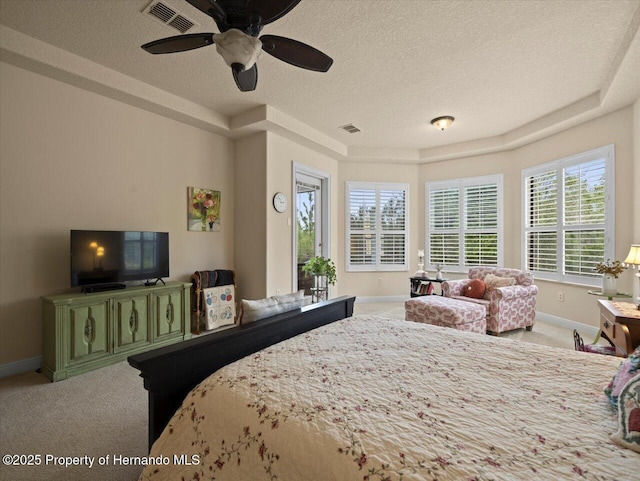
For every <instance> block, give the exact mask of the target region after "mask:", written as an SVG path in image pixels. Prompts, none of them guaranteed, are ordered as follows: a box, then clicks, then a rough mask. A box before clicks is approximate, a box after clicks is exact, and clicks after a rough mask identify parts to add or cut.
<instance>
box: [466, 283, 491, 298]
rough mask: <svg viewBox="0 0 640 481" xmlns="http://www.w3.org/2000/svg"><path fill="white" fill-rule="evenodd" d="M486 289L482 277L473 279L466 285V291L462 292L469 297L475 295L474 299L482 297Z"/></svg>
mask: <svg viewBox="0 0 640 481" xmlns="http://www.w3.org/2000/svg"><path fill="white" fill-rule="evenodd" d="M485 290H486V286H485V285H484V282H483V281H482V280H481V279H471V280H470V281H469V282H467V284H466V285H465V286H464V291H463V292H462V293H463V294H464V295H465V296H467V297H473V298H474V299H482V297H483V296H484V291H485Z"/></svg>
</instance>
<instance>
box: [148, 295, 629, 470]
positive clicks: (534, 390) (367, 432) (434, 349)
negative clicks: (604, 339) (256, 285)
mask: <svg viewBox="0 0 640 481" xmlns="http://www.w3.org/2000/svg"><path fill="white" fill-rule="evenodd" d="M344 302H347V301H346V300H345V301H344ZM330 304H331V303H329V305H330ZM338 304H339V303H338ZM329 305H327V304H325V305H324V307H325V308H328V307H329ZM351 308H352V304H351ZM320 309H322V307H321V308H320ZM338 310H339V311H341V310H342V308H340V309H338ZM348 310H349V309H348V307H347V309H346V313H347V314H349V315H350V313H348ZM319 312H321V311H320V310H318V311H317V312H316V314H317V313H319ZM349 315H345V316H343V317H345V318H341V319H337V320H333V321H331V322H325V323H324V324H323V325H321V326H319V327H317V328H315V329H313V330H305V332H302V333H299V334H298V335H294V336H288V335H287V336H285V337H286V339H284V340H282V342H278V343H275V344H272V345H269V346H267V347H264V348H262V349H260V350H256V351H254V352H253V353H251V354H249V355H248V356H246V357H244V358H243V359H240V360H238V361H234V362H232V363H231V364H228V365H226V366H225V367H223V368H221V369H217V368H215V372H214V373H213V374H212V375H210V376H208V377H206V378H204V379H203V380H202V382H200V383H199V384H198V385H197V386H196V387H195V388H194V389H193V390H191V391H190V392H189V393H188V394H187V396H186V398H185V399H184V402H183V403H182V404H181V405H180V407H178V409H177V411H176V412H175V414H174V415H173V417H171V419H170V420H169V421H168V423H167V426H166V427H165V429H164V430H163V431H162V434H161V435H160V436H159V437H158V439H157V440H155V443H154V444H153V447H152V449H151V453H150V457H151V458H153V459H160V460H162V459H163V457H166V458H167V459H170V461H171V462H168V463H166V464H164V463H160V464H163V465H151V466H147V467H146V468H145V469H144V470H143V472H142V474H141V478H140V479H142V480H147V479H148V480H175V479H186V480H191V479H197V480H201V479H216V480H234V481H240V480H260V479H266V480H273V479H279V480H301V481H302V480H341V481H347V480H365V481H366V480H370V481H372V480H400V479H402V480H406V481H409V480H427V479H428V480H431V479H437V480H440V481H445V480H514V479H550V480H552V479H553V480H560V479H562V480H565V479H576V480H577V479H592V480H632V479H638V473H639V472H640V454H638V453H635V452H633V451H631V450H626V449H623V448H621V447H619V446H617V445H616V444H614V443H612V442H611V440H610V438H609V436H610V434H612V433H613V432H615V431H616V424H617V423H616V416H615V414H614V413H613V412H612V411H611V409H610V407H609V406H608V404H607V402H606V401H605V400H604V396H603V394H602V389H603V387H604V386H605V385H606V384H607V383H608V382H609V380H610V379H611V377H612V376H613V374H614V373H615V371H616V369H617V368H618V365H619V364H620V359H617V358H613V357H610V356H599V355H594V354H589V353H583V352H574V351H568V350H560V349H552V348H547V347H544V346H538V345H533V344H527V343H519V342H515V341H512V340H508V339H502V338H495V337H492V336H481V335H478V334H474V333H467V332H461V331H456V330H453V329H446V328H442V327H437V326H431V325H425V324H418V323H412V322H408V321H404V320H399V319H387V318H383V317H377V316H355V317H349ZM300 316H302V317H300ZM304 317H305V316H304V315H302V313H300V314H299V315H298V316H296V315H293V316H292V317H289V318H287V319H286V320H284V321H283V320H282V319H280V322H284V323H285V324H290V323H292V324H296V323H297V321H300V319H301V318H302V319H303V321H305V319H304ZM331 317H340V315H333V316H331ZM307 320H308V319H307ZM316 322H318V321H316ZM299 328H300V326H299ZM255 334H256V333H254V334H252V335H251V337H255ZM258 337H261V336H260V335H258ZM147 367H148V366H147ZM143 376H144V372H143ZM174 456H175V458H174Z"/></svg>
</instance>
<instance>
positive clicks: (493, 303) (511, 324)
mask: <svg viewBox="0 0 640 481" xmlns="http://www.w3.org/2000/svg"><path fill="white" fill-rule="evenodd" d="M468 275H469V278H468V279H459V280H452V281H446V282H443V283H442V295H444V296H446V297H451V298H454V299H458V300H464V301H468V302H474V303H477V304H481V305H483V306H485V308H486V310H487V332H490V333H492V334H500V333H501V332H504V331H510V330H512V329H519V328H522V327H524V328H526V329H527V330H528V331H530V330H531V329H532V328H533V323H534V320H535V316H536V295H537V294H538V287H537V286H535V285H534V284H533V274H532V273H531V272H528V271H522V270H519V269H507V268H502V267H486V266H478V267H472V268H471V269H469V274H468ZM487 276H489V277H488V278H487ZM496 277H497V278H498V279H497V280H496ZM473 279H480V280H481V281H483V282H482V283H479V284H481V285H482V284H484V285H485V287H486V291H485V292H484V295H483V296H482V297H480V298H476V297H469V296H467V295H465V293H466V291H468V290H470V289H466V288H467V287H468V286H469V283H470V282H471V281H472V280H473ZM485 280H486V282H485ZM474 284H478V283H477V282H476V283H474ZM504 284H513V285H508V286H504V287H499V286H502V285H504ZM469 287H470V286H469Z"/></svg>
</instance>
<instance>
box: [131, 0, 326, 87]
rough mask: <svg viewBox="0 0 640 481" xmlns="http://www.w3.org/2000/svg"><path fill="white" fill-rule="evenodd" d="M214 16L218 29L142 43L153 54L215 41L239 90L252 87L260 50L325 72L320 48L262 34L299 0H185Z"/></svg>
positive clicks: (307, 67)
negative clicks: (263, 29)
mask: <svg viewBox="0 0 640 481" xmlns="http://www.w3.org/2000/svg"><path fill="white" fill-rule="evenodd" d="M187 2H189V3H190V4H191V5H193V6H194V7H195V8H197V9H198V10H200V11H201V12H204V13H206V14H207V15H208V16H210V17H211V18H213V20H214V21H215V22H216V25H217V26H218V29H220V33H190V34H185V35H177V36H175V37H168V38H162V39H160V40H155V41H153V42H149V43H146V44H144V45H142V48H143V49H144V50H146V51H147V52H149V53H152V54H163V53H175V52H185V51H187V50H194V49H196V48H201V47H206V46H208V45H212V44H215V45H216V49H217V51H218V53H219V54H220V55H222V57H223V58H224V60H225V62H226V63H227V65H229V67H231V71H232V72H233V78H234V79H235V81H236V85H237V86H238V88H239V89H240V90H241V91H242V92H248V91H251V90H255V88H256V85H257V83H258V67H257V65H256V60H257V59H258V57H259V55H260V53H261V52H262V51H265V52H267V53H268V54H269V55H273V56H274V57H275V58H277V59H279V60H282V61H283V62H287V63H288V64H291V65H295V66H296V67H300V68H304V69H307V70H313V71H316V72H326V71H328V70H329V68H330V67H331V64H333V59H331V57H329V56H328V55H326V54H324V53H322V52H321V51H319V50H317V49H315V48H313V47H311V46H309V45H307V44H304V43H302V42H298V41H297V40H293V39H291V38H286V37H279V36H277V35H262V36H261V37H260V38H258V35H259V34H260V31H261V30H262V27H264V26H265V25H267V24H268V23H271V22H274V21H276V20H278V19H279V18H280V17H283V16H284V15H286V14H287V13H289V12H290V11H291V10H292V9H293V8H294V7H295V6H296V5H297V4H298V3H300V0H187Z"/></svg>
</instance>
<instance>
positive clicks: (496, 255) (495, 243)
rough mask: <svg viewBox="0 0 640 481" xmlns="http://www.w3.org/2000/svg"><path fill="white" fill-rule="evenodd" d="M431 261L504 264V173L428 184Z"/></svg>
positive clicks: (450, 265)
mask: <svg viewBox="0 0 640 481" xmlns="http://www.w3.org/2000/svg"><path fill="white" fill-rule="evenodd" d="M426 197H427V208H426V213H427V222H426V226H427V239H426V245H427V252H428V254H427V265H429V266H430V268H433V267H434V266H436V265H440V266H442V267H443V268H446V269H448V270H460V271H462V270H465V269H466V268H467V267H469V266H474V265H491V266H497V265H499V264H501V259H502V248H501V245H502V235H501V231H502V176H501V175H497V176H488V177H477V178H467V179H456V180H451V181H446V182H432V183H427V184H426Z"/></svg>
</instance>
